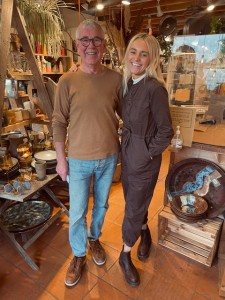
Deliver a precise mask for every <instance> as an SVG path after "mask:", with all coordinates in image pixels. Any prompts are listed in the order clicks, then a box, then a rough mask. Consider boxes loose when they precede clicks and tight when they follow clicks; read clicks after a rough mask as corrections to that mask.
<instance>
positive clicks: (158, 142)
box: [148, 86, 173, 157]
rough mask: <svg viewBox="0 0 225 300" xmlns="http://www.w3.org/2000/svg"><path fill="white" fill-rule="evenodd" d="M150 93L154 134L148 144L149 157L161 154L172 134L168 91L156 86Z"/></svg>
mask: <svg viewBox="0 0 225 300" xmlns="http://www.w3.org/2000/svg"><path fill="white" fill-rule="evenodd" d="M150 93H151V94H152V95H151V102H150V106H151V111H152V116H153V118H154V123H155V127H156V130H155V135H154V136H153V137H152V138H151V140H150V143H149V145H148V149H149V153H150V156H151V157H154V156H156V155H159V154H161V153H162V152H163V151H164V150H165V149H166V147H167V146H168V145H169V143H170V141H171V138H172V136H173V128H172V121H171V116H170V110H169V101H168V93H167V91H166V89H165V88H164V87H162V86H157V87H156V89H154V91H153V92H150Z"/></svg>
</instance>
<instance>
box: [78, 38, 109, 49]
mask: <svg viewBox="0 0 225 300" xmlns="http://www.w3.org/2000/svg"><path fill="white" fill-rule="evenodd" d="M78 41H80V42H81V44H82V46H84V47H88V46H89V45H90V42H92V44H93V45H94V46H95V47H98V46H100V45H101V44H102V41H103V39H102V38H100V37H94V38H93V39H89V38H86V37H83V38H81V39H78Z"/></svg>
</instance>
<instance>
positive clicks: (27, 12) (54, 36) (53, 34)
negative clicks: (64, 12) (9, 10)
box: [18, 0, 66, 53]
mask: <svg viewBox="0 0 225 300" xmlns="http://www.w3.org/2000/svg"><path fill="white" fill-rule="evenodd" d="M18 6H19V9H20V11H21V14H22V15H23V17H24V19H25V22H26V29H27V32H28V33H29V34H30V35H32V37H33V39H34V42H35V43H36V44H38V43H39V44H41V45H42V46H44V45H46V47H48V46H50V47H51V48H52V52H53V53H54V52H55V53H57V47H58V45H60V44H61V40H62V28H63V27H64V22H63V20H62V17H61V14H60V11H59V7H62V6H66V4H65V3H64V1H61V0H38V1H37V0H18Z"/></svg>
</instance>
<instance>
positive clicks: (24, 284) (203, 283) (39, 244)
mask: <svg viewBox="0 0 225 300" xmlns="http://www.w3.org/2000/svg"><path fill="white" fill-rule="evenodd" d="M168 159H169V155H168V152H165V154H164V156H163V164H162V168H161V172H160V176H159V180H158V183H157V187H156V190H155V194H154V198H153V201H152V203H151V206H150V208H149V226H150V230H151V233H152V236H153V245H152V249H151V254H150V257H149V259H148V260H147V261H146V262H140V261H139V260H138V259H137V255H136V250H137V245H135V247H134V249H133V250H132V257H133V261H134V263H135V265H136V267H137V268H138V271H139V273H140V278H141V284H140V286H139V287H137V288H132V287H130V286H129V285H128V284H127V283H126V282H125V281H124V278H123V274H122V271H121V269H120V266H119V263H118V257H119V254H120V250H121V245H122V239H121V223H122V219H123V210H124V199H123V193H122V187H121V183H114V184H113V186H112V189H111V193H110V198H109V204H110V207H109V210H108V212H107V215H106V219H105V223H104V227H103V234H102V237H101V238H100V240H101V242H102V243H103V245H104V248H105V250H106V253H107V262H106V264H105V265H104V266H102V267H98V266H96V265H95V264H94V262H93V261H92V258H91V256H90V252H89V251H88V255H87V264H86V266H85V269H84V272H83V276H82V278H81V280H80V282H79V284H78V285H76V286H75V287H73V288H67V287H66V286H65V285H64V276H65V272H66V270H67V267H68V265H69V263H70V260H71V258H72V253H71V249H70V246H69V242H68V218H67V217H66V216H65V215H62V216H61V219H58V220H57V221H56V222H55V223H54V224H53V225H51V227H49V228H48V230H47V231H46V232H45V233H44V234H43V235H42V236H41V237H39V239H38V240H37V241H36V242H34V243H33V244H32V245H31V246H30V247H29V248H28V250H27V252H28V253H29V255H30V256H31V257H32V259H33V260H34V261H35V262H36V263H37V264H38V265H39V267H40V270H39V271H33V270H32V269H31V268H30V267H29V266H28V265H27V264H26V263H25V262H24V260H23V259H22V258H21V257H20V255H19V254H18V253H17V251H16V250H15V248H14V247H12V245H11V244H9V242H8V241H7V240H6V239H5V238H4V237H3V235H2V234H1V233H0V299H2V300H3V299H4V300H20V299H21V300H28V299H29V300H33V299H42V300H53V299H65V300H69V299H72V300H81V299H85V300H91V299H92V300H98V299H100V300H128V299H133V300H134V299H138V300H144V299H145V300H161V299H162V300H164V299H165V300H206V299H208V300H209V299H211V300H216V299H223V298H221V297H219V285H218V276H219V274H218V265H217V259H215V261H214V264H213V266H212V267H206V266H204V265H202V264H200V263H197V262H194V261H192V260H190V259H188V258H185V257H184V256H181V255H179V254H176V253H175V252H173V251H172V250H168V249H166V248H164V247H162V246H160V245H157V221H158V217H157V216H158V213H159V211H160V210H161V209H162V207H163V194H164V180H165V177H166V174H167V169H168ZM57 189H58V191H57ZM55 190H56V192H57V194H58V195H59V196H60V197H61V199H62V200H63V202H64V203H65V204H66V202H67V196H66V197H65V192H66V191H65V189H64V190H61V191H60V188H59V187H55ZM91 204H92V198H91V199H90V207H89V211H88V222H89V221H90V212H91Z"/></svg>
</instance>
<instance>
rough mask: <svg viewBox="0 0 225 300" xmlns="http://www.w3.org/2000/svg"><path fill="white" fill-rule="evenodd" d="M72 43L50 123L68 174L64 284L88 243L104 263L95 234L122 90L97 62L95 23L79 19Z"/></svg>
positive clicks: (77, 272)
mask: <svg viewBox="0 0 225 300" xmlns="http://www.w3.org/2000/svg"><path fill="white" fill-rule="evenodd" d="M76 46H77V51H78V53H79V55H80V57H81V65H80V67H79V70H78V71H77V72H74V73H73V72H68V73H67V74H65V75H63V76H62V77H61V78H60V80H59V83H58V85H57V90H56V97H55V106H54V112H53V122H52V123H53V139H54V145H55V149H56V154H57V167H56V170H57V173H58V174H59V175H60V177H61V178H62V180H66V178H67V176H68V175H69V195H70V211H69V214H70V224H69V240H70V245H71V248H72V251H73V254H74V258H73V260H72V261H71V264H70V266H69V268H68V271H67V273H66V277H65V284H66V285H67V286H74V285H75V284H77V283H78V281H79V280H80V277H81V274H82V268H83V266H84V264H85V261H86V250H87V244H88V242H89V245H90V250H91V252H92V258H93V260H94V262H95V263H96V264H97V265H103V264H104V263H105V262H106V254H105V251H104V249H103V247H102V245H101V244H100V242H99V237H100V236H101V229H102V226H103V222H104V218H105V214H106V211H107V209H108V196H109V190H110V187H111V183H112V179H113V175H114V171H115V168H116V164H117V158H118V151H119V140H118V134H117V129H118V119H117V118H116V115H115V112H119V107H120V100H121V94H122V88H121V83H122V78H121V75H120V74H119V73H117V72H115V71H113V70H110V69H108V68H106V67H104V66H103V65H102V64H101V60H102V56H103V53H104V51H105V49H106V42H105V40H104V31H103V30H102V28H101V26H100V25H99V24H98V23H97V22H95V21H93V20H85V21H83V22H82V23H81V24H80V25H79V26H78V28H77V32H76ZM67 129H68V141H69V143H68V144H69V145H68V162H67V159H66V153H65V140H66V136H67ZM92 176H93V178H94V191H93V193H94V203H93V209H92V219H91V224H90V229H89V231H88V230H87V223H86V214H87V210H88V200H89V191H90V184H91V179H92Z"/></svg>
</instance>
